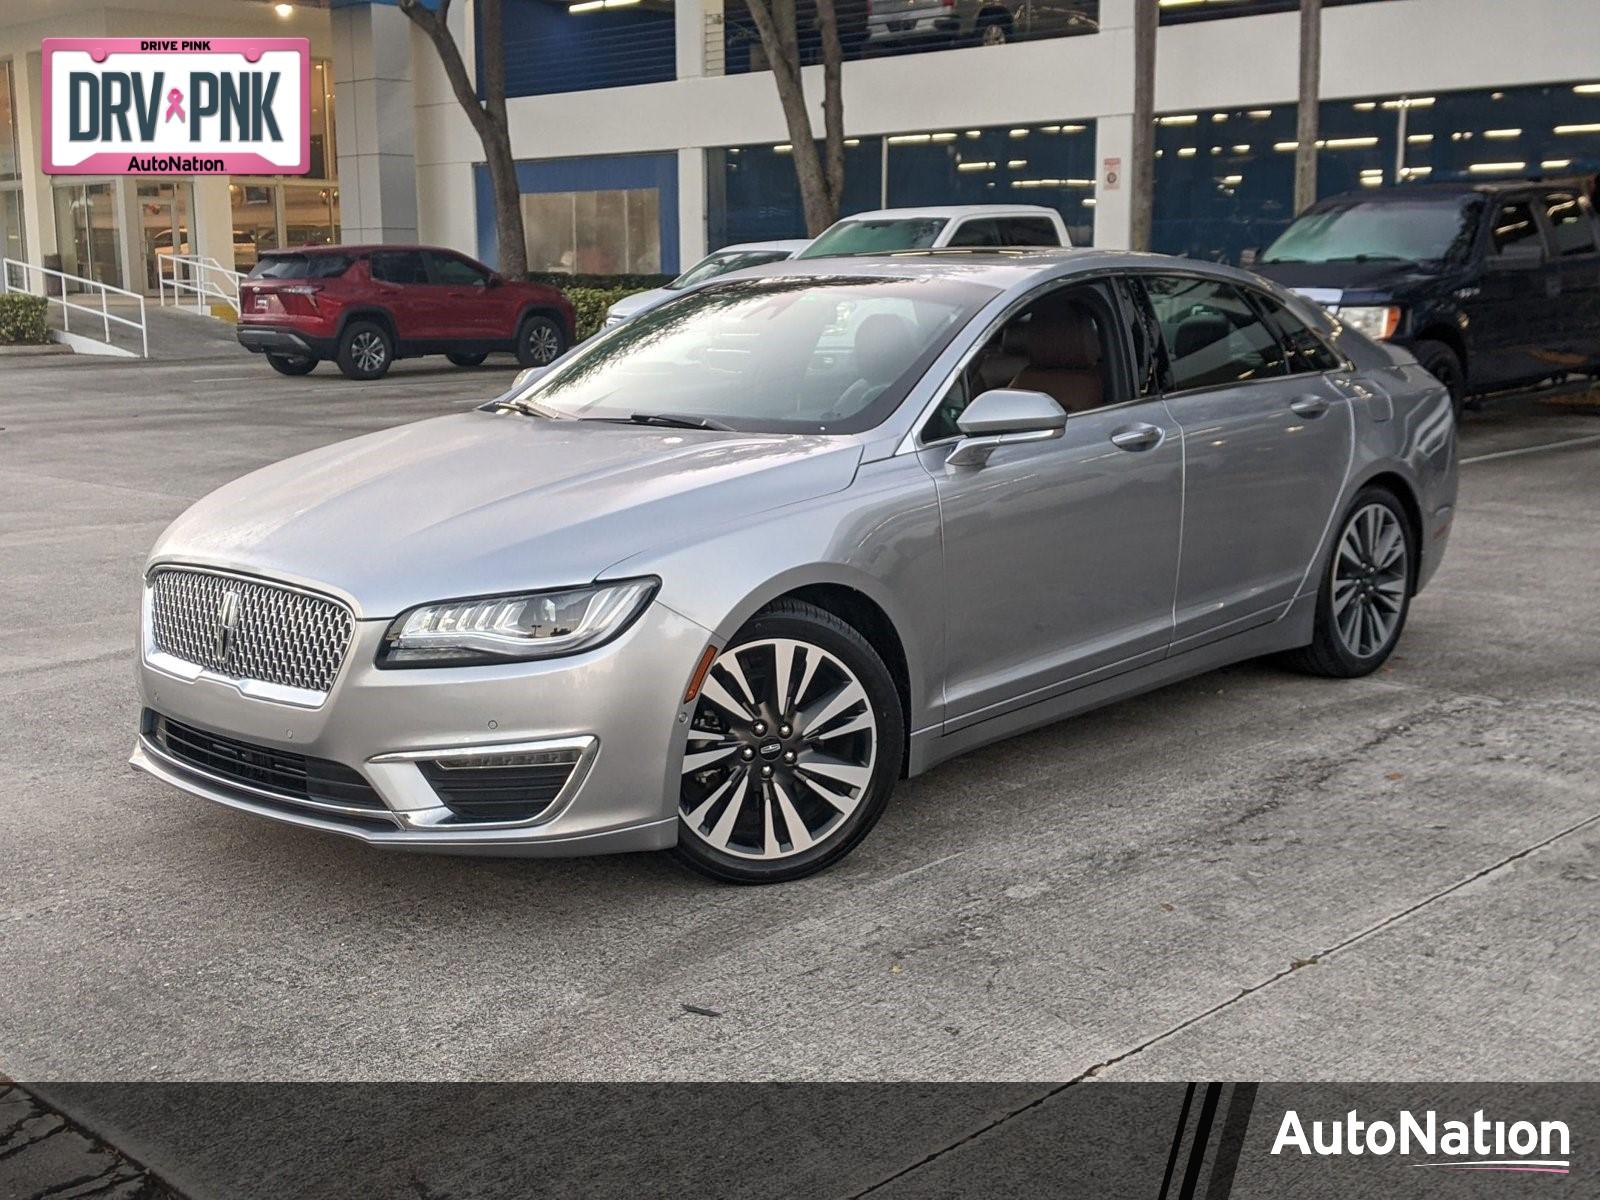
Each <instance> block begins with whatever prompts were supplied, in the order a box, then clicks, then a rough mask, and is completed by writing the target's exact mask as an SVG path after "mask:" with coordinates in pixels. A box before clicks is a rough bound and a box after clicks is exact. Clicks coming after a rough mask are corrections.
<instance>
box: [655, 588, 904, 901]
mask: <svg viewBox="0 0 1600 1200" xmlns="http://www.w3.org/2000/svg"><path fill="white" fill-rule="evenodd" d="M904 749H905V718H904V716H903V714H902V712H901V707H900V697H899V693H898V692H897V691H896V690H895V686H894V680H893V679H892V678H891V677H890V675H889V671H888V669H887V668H886V667H885V666H884V665H883V660H882V659H881V658H879V657H878V655H877V652H876V651H874V650H873V648H872V647H871V645H869V644H868V642H867V640H866V639H865V638H863V637H862V636H861V634H860V633H858V632H857V631H856V630H855V629H853V628H851V627H850V626H849V625H847V624H845V623H844V622H843V621H841V620H839V618H838V617H835V616H834V615H833V614H832V613H829V612H825V611H823V610H822V609H819V608H816V607H814V606H812V605H810V604H804V603H801V602H798V601H782V602H780V603H778V604H775V605H773V606H772V607H771V608H768V609H766V610H765V611H763V612H762V613H760V614H758V615H757V616H756V617H755V619H754V620H752V621H751V622H750V623H749V624H748V625H746V626H745V627H744V629H742V630H740V631H739V633H738V635H737V636H736V637H735V638H734V639H733V641H732V643H731V644H730V645H729V646H728V647H727V649H725V650H724V651H723V652H722V654H721V655H720V656H719V657H718V658H717V660H716V662H715V663H714V664H713V665H712V667H711V670H710V672H709V673H708V674H707V676H706V678H705V681H704V683H703V684H702V686H701V691H700V698H699V703H698V705H697V707H696V709H695V714H694V719H693V721H692V722H691V723H690V726H689V737H688V745H687V747H686V749H685V751H684V757H683V776H682V779H683V782H682V786H681V791H680V796H679V806H678V816H679V826H678V847H677V854H678V856H679V857H680V858H681V859H683V860H684V861H685V862H687V863H688V864H689V865H690V866H691V867H693V868H694V869H695V870H697V871H700V872H702V873H703V874H706V875H710V876H712V877H713V878H716V879H722V880H726V881H728V882H732V883H778V882H781V881H783V880H787V879H798V878H800V877H802V876H805V875H810V874H813V873H814V872H817V871H821V870H823V869H824V868H825V867H828V866H831V865H832V864H833V863H835V862H837V861H838V860H839V859H841V858H843V857H844V856H845V855H846V854H848V853H849V852H850V851H851V850H852V849H854V848H855V846H856V845H857V844H858V843H859V842H860V841H861V839H862V838H864V837H866V836H867V834H868V832H869V831H870V830H871V829H872V827H873V825H875V824H876V823H877V820H878V818H879V817H880V816H881V815H882V813H883V809H884V806H885V805H886V804H887V803H888V800H889V793H890V792H891V791H892V790H893V789H894V785H895V781H896V780H897V779H898V778H899V776H900V762H901V757H902V755H903V753H904Z"/></svg>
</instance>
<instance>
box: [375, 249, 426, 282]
mask: <svg viewBox="0 0 1600 1200" xmlns="http://www.w3.org/2000/svg"><path fill="white" fill-rule="evenodd" d="M372 277H373V278H374V279H376V280H378V281H379V282H380V283H427V282H428V269H427V268H426V267H425V266H424V265H423V263H422V255H421V254H419V253H418V252H417V251H415V250H389V251H384V252H383V253H381V254H374V255H373V256H372Z"/></svg>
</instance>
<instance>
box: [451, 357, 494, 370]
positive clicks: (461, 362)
mask: <svg viewBox="0 0 1600 1200" xmlns="http://www.w3.org/2000/svg"><path fill="white" fill-rule="evenodd" d="M445 357H446V358H448V359H449V360H450V361H451V362H453V363H455V365H456V366H458V367H476V366H480V365H481V364H482V363H483V360H484V359H486V358H488V357H489V356H488V355H487V354H446V355H445Z"/></svg>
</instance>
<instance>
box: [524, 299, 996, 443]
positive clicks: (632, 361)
mask: <svg viewBox="0 0 1600 1200" xmlns="http://www.w3.org/2000/svg"><path fill="white" fill-rule="evenodd" d="M994 295H995V292H994V289H992V288H988V287H984V286H982V285H980V284H975V283H967V282H956V281H951V280H947V279H894V278H882V279H871V278H867V279H863V278H847V279H828V278H817V277H805V278H793V277H779V278H775V279H747V280H733V281H730V282H727V283H718V284H712V285H711V286H710V287H707V288H702V289H701V290H699V291H696V292H690V293H689V294H688V295H686V296H683V297H682V298H680V299H677V300H674V301H672V302H670V303H668V304H664V305H662V306H661V307H660V308H657V309H653V310H651V311H650V312H647V313H645V314H644V315H642V316H639V317H636V318H634V319H633V320H632V321H629V322H627V323H626V324H623V325H618V326H615V327H613V329H612V330H611V331H610V332H609V333H604V334H602V335H601V336H600V337H598V338H596V339H595V340H594V341H592V342H590V343H588V344H587V345H586V346H584V347H582V348H580V349H578V350H577V351H576V352H575V353H574V354H573V356H572V357H571V358H570V359H568V360H567V361H566V362H565V363H563V364H561V365H560V366H557V367H555V368H554V369H552V370H551V371H550V372H549V373H548V374H546V375H544V376H543V377H541V378H540V379H538V380H536V381H535V382H534V384H533V385H532V387H531V388H530V389H529V390H528V391H526V392H524V393H522V394H521V395H520V396H519V397H518V399H519V400H525V401H527V402H528V404H529V405H530V406H532V407H534V408H537V409H539V410H542V411H545V412H548V413H552V414H554V415H556V416H560V417H580V418H585V419H589V420H611V421H626V420H630V419H632V420H639V419H641V418H647V417H649V416H651V415H660V416H665V417H676V418H683V417H692V418H695V419H698V420H703V421H705V422H706V423H708V424H711V425H712V427H716V426H722V427H726V428H731V429H738V430H743V431H748V432H795V433H856V432H859V431H861V430H863V429H870V428H872V427H873V426H874V425H877V424H878V423H879V422H881V421H882V420H884V418H886V417H887V416H888V415H889V414H890V413H891V412H893V411H894V409H895V407H896V406H897V405H898V404H899V403H900V401H901V400H902V399H904V398H905V396H906V394H907V393H908V392H909V391H910V390H911V387H912V386H913V385H914V384H915V383H916V382H917V380H918V379H919V378H921V376H922V373H923V372H924V371H925V370H926V369H927V368H928V366H929V365H930V364H931V363H932V362H933V360H934V359H935V358H936V357H937V356H938V354H939V352H940V351H941V350H943V349H944V347H945V346H946V345H947V344H948V343H949V341H950V339H951V338H952V337H954V336H955V333H956V331H957V330H959V329H960V328H961V327H962V326H963V325H964V324H965V323H966V322H967V321H968V320H969V319H970V318H971V317H972V316H973V314H975V313H976V312H977V311H978V309H980V308H981V307H982V306H983V305H984V303H986V302H987V301H988V300H989V299H991V298H992V297H993V296H994Z"/></svg>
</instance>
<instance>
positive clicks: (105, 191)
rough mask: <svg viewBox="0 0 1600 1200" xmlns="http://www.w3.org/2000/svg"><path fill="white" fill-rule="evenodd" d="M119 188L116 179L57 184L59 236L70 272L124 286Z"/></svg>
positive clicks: (63, 263) (64, 265) (63, 264)
mask: <svg viewBox="0 0 1600 1200" xmlns="http://www.w3.org/2000/svg"><path fill="white" fill-rule="evenodd" d="M119 182H120V181H119ZM117 188H118V183H113V182H105V183H66V184H58V185H57V186H56V187H55V189H54V193H55V206H56V239H57V245H58V247H59V250H60V254H61V269H62V270H63V271H65V272H66V273H67V274H69V275H81V276H82V277H83V278H85V279H93V280H96V281H98V282H100V283H109V284H110V285H111V286H112V287H123V286H124V284H123V282H122V233H121V228H120V226H119V224H118V221H117Z"/></svg>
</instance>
